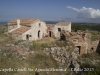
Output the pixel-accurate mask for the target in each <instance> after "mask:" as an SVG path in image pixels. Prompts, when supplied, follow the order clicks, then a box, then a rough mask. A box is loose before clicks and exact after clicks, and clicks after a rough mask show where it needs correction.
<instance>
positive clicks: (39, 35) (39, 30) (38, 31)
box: [38, 30, 40, 38]
mask: <svg viewBox="0 0 100 75" xmlns="http://www.w3.org/2000/svg"><path fill="white" fill-rule="evenodd" d="M38 38H40V30H39V31H38Z"/></svg>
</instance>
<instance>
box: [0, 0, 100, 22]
mask: <svg viewBox="0 0 100 75" xmlns="http://www.w3.org/2000/svg"><path fill="white" fill-rule="evenodd" d="M16 18H37V19H40V20H43V21H70V22H87V23H100V0H0V22H4V21H5V22H8V21H10V20H12V19H16Z"/></svg>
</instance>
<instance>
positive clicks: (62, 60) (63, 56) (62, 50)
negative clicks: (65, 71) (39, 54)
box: [43, 46, 79, 68]
mask: <svg viewBox="0 0 100 75" xmlns="http://www.w3.org/2000/svg"><path fill="white" fill-rule="evenodd" d="M78 50H79V49H78V48H74V50H73V49H72V46H66V47H58V46H54V47H50V48H44V51H43V52H44V53H46V54H47V55H51V56H52V57H53V58H54V59H55V60H56V61H57V62H58V64H60V65H67V66H68V67H70V66H71V65H74V67H76V68H79V64H78V62H77V61H78V58H77V57H78V56H79V52H78Z"/></svg>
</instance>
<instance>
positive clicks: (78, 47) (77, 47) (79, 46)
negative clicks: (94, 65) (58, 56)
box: [76, 46, 81, 54]
mask: <svg viewBox="0 0 100 75" xmlns="http://www.w3.org/2000/svg"><path fill="white" fill-rule="evenodd" d="M76 47H77V48H79V54H80V50H81V46H76Z"/></svg>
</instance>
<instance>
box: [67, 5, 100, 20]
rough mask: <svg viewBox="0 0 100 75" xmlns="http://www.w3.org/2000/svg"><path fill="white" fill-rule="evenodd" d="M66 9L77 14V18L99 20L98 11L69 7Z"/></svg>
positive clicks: (99, 13)
mask: <svg viewBox="0 0 100 75" xmlns="http://www.w3.org/2000/svg"><path fill="white" fill-rule="evenodd" d="M67 8H69V9H72V10H74V11H76V12H77V13H78V15H77V17H78V18H100V10H99V9H94V8H86V7H82V8H81V9H77V8H74V7H71V6H67Z"/></svg>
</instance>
